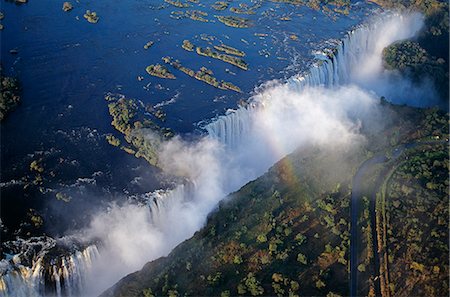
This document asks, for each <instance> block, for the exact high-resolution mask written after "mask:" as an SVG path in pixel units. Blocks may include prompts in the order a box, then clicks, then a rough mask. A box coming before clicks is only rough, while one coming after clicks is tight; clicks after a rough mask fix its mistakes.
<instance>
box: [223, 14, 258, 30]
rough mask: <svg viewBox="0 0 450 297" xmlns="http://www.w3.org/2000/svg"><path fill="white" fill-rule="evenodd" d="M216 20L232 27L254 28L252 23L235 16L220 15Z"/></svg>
mask: <svg viewBox="0 0 450 297" xmlns="http://www.w3.org/2000/svg"><path fill="white" fill-rule="evenodd" d="M216 18H217V19H218V20H219V22H222V23H224V24H225V25H227V26H230V27H235V28H249V27H251V26H252V23H251V21H250V20H249V19H246V18H240V17H235V16H220V15H216Z"/></svg>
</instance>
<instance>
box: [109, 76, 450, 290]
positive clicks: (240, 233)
mask: <svg viewBox="0 0 450 297" xmlns="http://www.w3.org/2000/svg"><path fill="white" fill-rule="evenodd" d="M205 71H206V70H205ZM381 107H382V108H383V114H385V115H389V117H392V118H393V119H394V120H393V121H392V122H390V123H389V124H388V125H387V126H385V127H384V128H383V130H382V131H377V132H376V133H373V134H372V133H371V132H370V131H366V132H364V133H367V134H365V135H366V136H367V137H368V144H367V146H366V147H355V148H352V149H349V148H348V147H345V148H340V147H336V146H333V148H326V147H325V148H317V147H313V148H309V149H303V150H300V151H298V152H295V153H293V154H292V155H289V156H287V157H285V158H284V159H282V160H281V161H280V162H278V163H277V164H276V165H274V166H273V167H272V168H271V169H270V170H269V171H268V172H267V173H266V174H265V175H263V176H262V177H260V178H258V179H257V180H255V181H253V182H250V183H248V184H247V185H245V186H244V187H243V188H241V189H240V190H239V191H238V192H236V193H233V194H232V195H230V197H228V198H226V199H224V200H223V201H222V202H221V203H219V206H218V208H217V210H216V211H215V212H214V213H212V214H211V215H210V216H209V217H208V221H207V224H206V226H205V227H204V228H202V229H201V230H200V231H198V232H197V233H195V235H194V236H193V237H192V238H191V239H189V240H187V241H185V242H183V243H182V244H180V245H179V246H178V247H177V248H175V249H174V250H173V251H172V252H171V253H170V254H169V256H167V257H163V258H160V259H158V260H156V261H153V262H150V263H148V264H146V265H145V266H144V268H143V269H142V270H141V271H139V272H136V273H133V274H131V275H129V276H127V277H125V278H124V279H123V280H122V281H120V282H119V283H118V284H117V285H116V286H115V287H114V288H113V289H111V291H110V292H108V294H109V293H111V294H112V295H113V296H141V295H140V294H143V295H144V294H145V296H161V295H169V294H174V292H175V291H176V293H177V294H179V295H180V296H181V295H208V296H219V295H220V296H237V295H246V296H250V295H251V296H259V295H265V296H317V295H320V296H330V297H331V296H346V295H348V287H349V286H348V277H349V274H348V273H349V270H348V269H349V243H350V229H349V227H350V226H349V222H350V217H349V213H350V198H351V192H352V188H353V186H354V185H352V180H353V175H354V173H355V172H356V169H357V168H359V167H360V165H361V164H362V162H363V161H364V160H366V159H367V158H371V156H373V155H374V154H375V153H376V154H381V153H383V152H385V151H389V150H390V148H391V145H392V137H393V136H394V135H395V139H396V143H411V142H418V141H420V140H422V144H420V145H416V147H414V148H410V149H406V151H405V152H404V153H403V154H404V155H401V156H400V157H397V158H392V159H389V160H390V161H389V160H388V161H387V162H386V163H383V164H379V165H377V166H375V167H374V168H373V170H371V171H370V172H368V173H367V179H364V180H365V181H367V184H368V187H367V188H366V187H364V188H363V189H362V191H363V192H365V191H368V192H369V194H370V195H369V196H366V197H373V196H374V195H375V193H376V192H379V195H378V199H377V205H376V207H375V206H373V207H374V208H372V205H371V201H373V200H371V198H362V206H361V209H360V217H359V220H358V227H359V228H360V230H361V231H360V232H362V233H361V234H362V235H363V236H361V237H362V242H363V245H362V250H361V251H359V253H360V257H359V258H360V259H362V261H361V262H360V263H358V266H357V269H358V271H359V278H360V279H359V282H361V283H362V284H363V285H364V286H363V288H362V290H360V291H359V292H362V291H364V292H365V293H363V294H361V295H368V296H375V293H377V294H379V293H378V292H375V290H376V286H375V283H377V282H379V283H380V285H381V288H382V289H381V290H382V291H381V292H382V295H383V296H391V295H394V294H395V295H401V296H411V295H419V296H440V295H444V294H445V293H446V292H448V279H447V277H446V276H447V275H448V259H447V255H448V223H449V222H448V207H447V204H446V203H447V201H448V185H449V180H448V164H449V163H448V153H447V150H446V148H447V145H448V143H447V142H443V143H442V141H443V140H442V139H448V125H447V121H446V120H445V119H446V118H447V117H448V115H445V114H443V113H442V112H439V111H437V110H432V109H430V110H426V111H425V112H424V111H423V110H418V109H414V108H411V107H405V106H401V107H396V106H392V105H390V104H387V103H386V102H384V101H382V105H381ZM430 141H431V142H432V143H428V142H430ZM367 149H370V150H374V151H372V152H368V151H367ZM380 178H381V179H382V181H383V182H382V183H381V184H379V183H378V180H380ZM383 197H384V198H383ZM375 208H376V217H377V218H375V217H374V215H373V211H375ZM374 221H376V226H374V225H373V224H372V222H374ZM374 238H376V239H377V242H378V246H377V247H376V249H375V250H374V249H373V246H374V242H373V239H374ZM375 259H379V260H380V273H378V272H375V271H374V267H375V266H374V260H375ZM383 267H387V268H383ZM378 275H380V277H379V278H375V276H378Z"/></svg>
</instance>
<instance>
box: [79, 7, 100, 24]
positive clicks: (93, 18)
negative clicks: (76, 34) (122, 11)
mask: <svg viewBox="0 0 450 297" xmlns="http://www.w3.org/2000/svg"><path fill="white" fill-rule="evenodd" d="M83 17H84V18H85V19H86V20H87V21H88V22H89V23H91V24H96V23H97V22H98V20H99V19H100V18H99V16H98V15H97V13H96V12H95V11H92V12H91V11H90V10H86V13H85V14H84V15H83Z"/></svg>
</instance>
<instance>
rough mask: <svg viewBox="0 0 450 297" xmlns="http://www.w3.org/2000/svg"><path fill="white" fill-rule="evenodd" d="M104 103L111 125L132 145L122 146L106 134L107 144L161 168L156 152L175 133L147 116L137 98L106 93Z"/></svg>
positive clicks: (118, 140)
mask: <svg viewBox="0 0 450 297" xmlns="http://www.w3.org/2000/svg"><path fill="white" fill-rule="evenodd" d="M105 100H106V101H107V102H108V110H109V114H110V115H111V117H112V122H111V125H112V126H113V127H114V128H115V129H116V130H117V131H118V132H120V133H121V134H122V135H123V138H124V140H125V141H126V143H128V144H129V146H128V145H126V144H124V145H121V144H122V143H123V142H122V141H121V140H120V139H119V138H117V137H115V136H113V135H112V134H107V135H106V140H107V141H108V143H110V144H111V145H113V146H116V147H120V148H121V149H122V150H124V151H126V152H127V153H129V154H132V155H134V156H136V157H137V158H140V157H142V158H144V159H145V160H147V161H148V162H149V163H150V164H151V165H154V166H158V154H157V150H158V148H159V146H160V145H161V143H162V142H163V141H165V140H168V139H170V138H172V137H173V135H174V134H173V132H172V131H171V130H170V129H168V128H162V127H159V126H158V125H157V124H155V123H154V122H153V121H151V120H150V119H148V118H146V117H144V116H143V111H142V110H141V108H142V107H140V106H139V105H138V103H136V100H134V99H128V98H126V97H125V96H123V95H119V94H107V95H106V96H105Z"/></svg>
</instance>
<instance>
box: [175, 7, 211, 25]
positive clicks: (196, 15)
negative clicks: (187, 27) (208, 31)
mask: <svg viewBox="0 0 450 297" xmlns="http://www.w3.org/2000/svg"><path fill="white" fill-rule="evenodd" d="M206 16H208V13H207V12H205V11H201V10H186V11H172V12H171V13H170V17H171V18H174V19H177V20H179V19H183V18H188V19H191V20H193V21H199V22H204V23H208V22H210V20H208V19H206V18H205V17H206Z"/></svg>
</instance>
